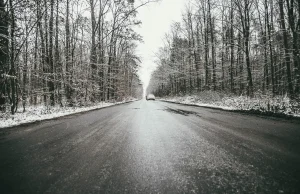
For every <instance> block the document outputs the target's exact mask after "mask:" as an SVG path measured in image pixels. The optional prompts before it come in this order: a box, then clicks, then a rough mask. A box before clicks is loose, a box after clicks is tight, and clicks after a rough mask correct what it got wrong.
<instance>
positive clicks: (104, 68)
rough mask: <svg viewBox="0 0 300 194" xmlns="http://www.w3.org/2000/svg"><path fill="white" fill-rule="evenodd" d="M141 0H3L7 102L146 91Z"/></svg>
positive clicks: (76, 100)
mask: <svg viewBox="0 0 300 194" xmlns="http://www.w3.org/2000/svg"><path fill="white" fill-rule="evenodd" d="M139 3H141V4H140V5H135V3H134V0H118V1H111V0H84V1H82V0H0V108H1V111H4V112H5V111H6V112H7V111H10V112H11V113H12V114H14V113H15V112H16V110H17V108H18V107H22V108H23V110H24V111H25V110H26V107H27V106H29V105H37V104H39V105H40V104H43V105H45V106H55V105H59V106H84V105H86V104H91V103H97V102H101V101H120V100H123V99H125V98H127V97H140V95H141V94H142V85H141V83H140V80H139V78H138V76H137V69H138V67H139V64H140V59H139V57H138V56H137V55H136V53H135V49H136V46H137V43H138V42H139V41H141V37H140V36H139V35H138V34H137V33H136V32H135V31H134V27H135V26H136V25H139V24H140V21H139V20H138V19H137V18H136V12H137V9H138V7H140V6H143V5H145V4H146V3H147V2H141V1H140V2H139Z"/></svg>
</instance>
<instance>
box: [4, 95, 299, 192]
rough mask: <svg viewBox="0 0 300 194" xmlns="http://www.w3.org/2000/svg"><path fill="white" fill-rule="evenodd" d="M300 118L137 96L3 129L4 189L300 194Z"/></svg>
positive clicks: (11, 190) (9, 190) (23, 190)
mask: <svg viewBox="0 0 300 194" xmlns="http://www.w3.org/2000/svg"><path fill="white" fill-rule="evenodd" d="M299 188H300V122H299V121H297V120H284V119H278V118H267V117H258V116H254V115H246V114H239V113H233V112H227V111H221V110H214V109H208V108H199V107H191V106H184V105H177V104H171V103H165V102H158V101H155V102H153V101H151V102H150V101H148V102H147V101H145V100H142V101H137V102H133V103H129V104H123V105H118V106H114V107H110V108H105V109H100V110H96V111H91V112H87V113H82V114H76V115H72V116H67V117H63V118H60V119H57V120H51V121H45V122H41V123H37V124H30V125H27V126H22V127H16V128H10V129H2V130H0V193H130V194H131V193H172V194H173V193H272V194H273V193H300V189H299Z"/></svg>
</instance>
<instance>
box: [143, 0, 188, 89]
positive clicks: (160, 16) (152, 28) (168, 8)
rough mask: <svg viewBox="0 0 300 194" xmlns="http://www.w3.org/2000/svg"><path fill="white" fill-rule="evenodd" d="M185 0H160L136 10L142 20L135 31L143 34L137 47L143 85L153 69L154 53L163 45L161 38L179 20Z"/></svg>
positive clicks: (146, 82) (145, 84)
mask: <svg viewBox="0 0 300 194" xmlns="http://www.w3.org/2000/svg"><path fill="white" fill-rule="evenodd" d="M185 3H186V0H161V1H160V2H158V3H151V4H149V5H147V6H144V7H142V8H140V9H139V10H138V15H137V18H138V19H140V20H141V21H142V25H141V27H139V28H138V29H137V32H138V33H139V34H141V35H142V36H143V40H144V43H140V44H139V46H138V48H137V53H138V55H139V56H140V57H141V58H142V64H141V69H140V71H139V75H140V78H141V81H142V82H143V83H144V87H147V85H148V83H149V80H150V76H151V72H152V71H153V70H155V66H156V65H155V63H154V61H155V53H157V52H158V49H159V47H161V46H163V38H164V36H165V34H166V33H168V32H169V30H170V27H171V24H172V23H173V22H178V21H180V20H181V14H182V11H183V9H184V6H185Z"/></svg>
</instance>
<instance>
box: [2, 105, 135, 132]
mask: <svg viewBox="0 0 300 194" xmlns="http://www.w3.org/2000/svg"><path fill="white" fill-rule="evenodd" d="M137 101H139V100H131V101H126V102H120V103H117V104H112V105H108V106H104V107H98V108H95V109H90V110H84V111H81V112H74V113H70V114H66V115H63V116H58V117H53V118H46V119H42V120H35V121H28V122H25V123H20V124H16V125H11V126H8V127H1V126H0V131H2V130H9V129H12V128H15V127H25V126H28V125H33V124H37V123H41V122H44V121H51V120H59V119H62V118H64V117H68V116H74V115H80V114H85V113H88V112H92V111H97V110H101V109H105V108H111V107H114V106H120V105H124V104H129V103H132V102H137Z"/></svg>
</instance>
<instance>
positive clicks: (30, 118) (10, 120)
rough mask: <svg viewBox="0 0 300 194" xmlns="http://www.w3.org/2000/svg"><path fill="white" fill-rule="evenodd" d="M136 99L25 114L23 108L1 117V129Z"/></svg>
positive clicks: (37, 109)
mask: <svg viewBox="0 0 300 194" xmlns="http://www.w3.org/2000/svg"><path fill="white" fill-rule="evenodd" d="M135 100H136V99H130V100H126V101H122V102H115V103H109V102H101V103H99V104H97V105H93V106H88V107H59V106H55V107H45V106H31V107H27V108H26V111H25V112H22V110H21V109H22V108H19V111H17V112H16V113H15V114H14V115H11V114H7V113H6V114H3V115H0V129H1V128H6V127H13V126H18V125H21V124H25V123H33V122H36V121H42V120H48V119H53V118H58V117H62V116H66V115H71V114H74V113H80V112H86V111H90V110H95V109H100V108H104V107H109V106H113V105H117V104H123V103H126V102H133V101H135Z"/></svg>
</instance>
